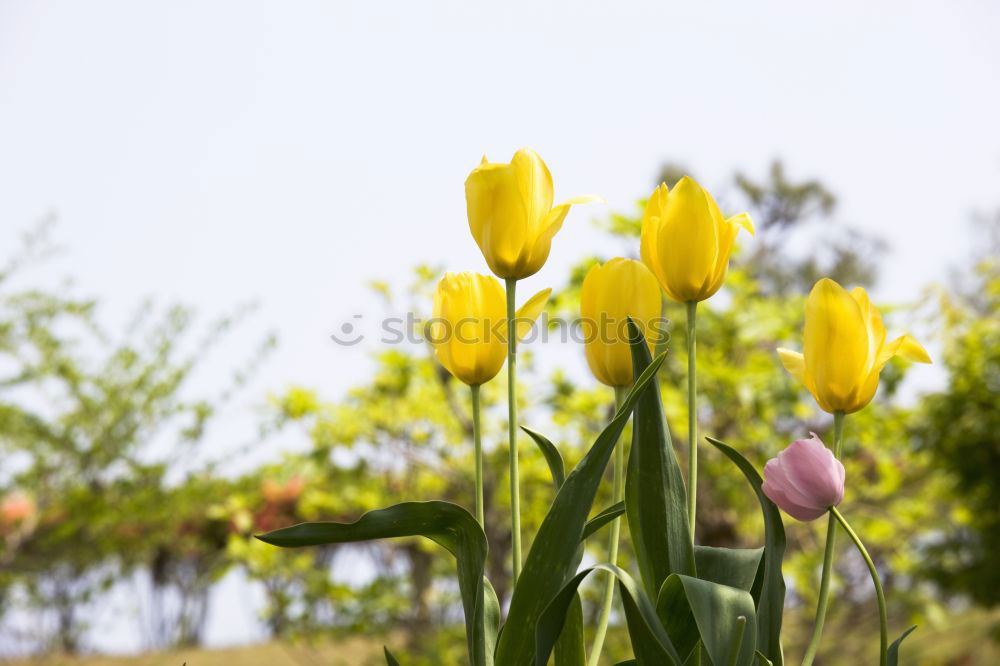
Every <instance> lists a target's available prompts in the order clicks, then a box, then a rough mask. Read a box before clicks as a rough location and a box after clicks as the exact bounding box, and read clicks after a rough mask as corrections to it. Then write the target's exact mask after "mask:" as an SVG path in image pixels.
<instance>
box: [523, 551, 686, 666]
mask: <svg viewBox="0 0 1000 666" xmlns="http://www.w3.org/2000/svg"><path fill="white" fill-rule="evenodd" d="M597 570H602V571H607V572H609V573H611V574H612V575H613V576H615V577H616V578H617V579H618V590H619V592H620V593H621V598H622V604H623V605H624V606H625V608H626V615H630V616H631V618H630V619H629V635H630V636H631V637H632V638H633V651H635V652H636V656H637V657H638V656H639V651H640V650H636V647H635V637H636V635H638V634H640V632H639V631H636V629H639V628H641V630H642V632H641V635H642V637H643V639H644V640H646V639H648V640H649V641H650V642H651V643H652V646H653V647H654V648H655V650H656V652H655V658H656V659H657V660H658V661H650V662H648V663H650V664H652V663H657V664H663V663H664V659H666V660H668V661H669V663H671V664H675V665H676V666H680V657H679V656H678V655H677V651H676V650H675V649H674V646H673V644H672V643H671V642H670V637H669V636H668V635H667V633H666V632H665V631H664V629H663V626H662V625H661V624H660V620H659V618H657V616H656V609H655V608H654V607H653V604H652V602H650V600H649V598H648V597H647V596H646V595H645V594H644V593H643V591H642V589H641V588H639V586H638V585H636V583H635V581H634V580H633V579H632V577H631V576H629V575H628V574H627V573H626V572H625V571H623V570H621V569H619V568H618V567H616V566H614V565H611V564H598V565H596V566H593V567H590V568H589V569H584V570H583V571H581V572H579V573H578V574H576V575H575V576H573V577H572V578H571V579H570V580H569V581H568V582H567V583H566V584H565V585H564V586H563V587H562V589H560V590H559V593H558V594H556V595H555V596H554V597H553V598H552V601H551V602H550V603H549V604H548V605H547V606H546V607H545V609H544V610H543V612H542V614H541V616H540V617H539V618H538V622H537V625H536V627H535V661H534V663H535V666H545V664H547V663H548V659H549V655H550V654H551V652H552V646H553V644H554V642H555V640H556V637H557V636H558V635H559V633H560V632H561V631H562V630H563V625H564V623H565V621H566V616H567V613H568V611H569V610H570V606H571V604H572V602H573V599H575V598H577V596H578V595H577V589H578V588H579V587H580V583H582V582H583V579H584V578H586V577H587V576H588V575H589V574H590V573H591V572H593V571H597ZM630 611H631V612H630ZM639 663H644V662H643V660H642V658H639Z"/></svg>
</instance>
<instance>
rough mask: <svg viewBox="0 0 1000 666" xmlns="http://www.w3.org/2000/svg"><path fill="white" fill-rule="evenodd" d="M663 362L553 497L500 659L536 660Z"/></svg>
mask: <svg viewBox="0 0 1000 666" xmlns="http://www.w3.org/2000/svg"><path fill="white" fill-rule="evenodd" d="M661 363H663V356H659V357H657V358H656V360H655V361H653V362H652V363H650V364H649V366H648V367H647V368H646V370H645V372H643V373H642V374H641V375H640V376H639V377H638V379H636V382H635V386H634V387H633V388H632V390H631V391H629V393H628V395H627V396H626V397H625V400H624V401H623V403H622V406H621V407H620V408H619V409H618V412H617V413H616V414H615V416H614V418H613V419H612V420H611V423H610V424H608V426H607V427H606V428H605V429H604V431H603V432H602V433H601V434H600V435H598V437H597V440H596V441H595V442H594V445H593V446H592V447H591V448H590V450H589V451H588V452H587V454H586V455H585V456H584V457H583V459H582V460H581V461H580V462H579V464H577V466H576V467H575V468H574V469H573V471H572V472H571V473H570V474H569V476H567V477H566V481H565V482H564V483H563V484H562V486H561V487H560V488H559V491H558V492H557V493H556V496H555V499H553V500H552V505H551V506H550V507H549V511H548V513H547V514H546V515H545V518H544V519H543V520H542V524H541V525H540V526H539V528H538V532H537V533H536V534H535V539H534V542H533V543H532V544H531V550H530V551H528V556H527V558H525V561H524V568H523V569H522V570H521V576H520V577H519V578H518V579H517V584H516V585H515V586H514V593H513V595H512V596H511V600H510V608H509V610H508V614H507V622H506V624H505V625H504V628H503V631H502V632H501V633H500V638H499V641H498V643H497V654H496V660H497V663H498V664H502V665H503V666H526V665H527V664H530V663H531V662H532V659H533V658H534V649H533V645H534V633H535V625H536V623H537V622H538V617H539V616H540V615H541V614H542V611H543V610H544V609H545V607H546V606H547V605H548V603H549V601H551V600H552V598H553V597H554V596H555V595H556V594H557V593H558V592H559V590H560V589H562V586H563V583H565V582H566V581H567V580H568V579H569V578H570V577H571V576H572V575H573V573H574V572H575V571H576V568H577V566H578V563H579V547H580V539H581V537H582V536H583V529H584V525H585V523H586V522H587V515H588V514H589V513H590V508H591V506H592V505H593V503H594V497H595V496H596V495H597V489H598V487H599V486H600V483H601V479H602V478H603V476H604V470H605V469H606V468H607V466H608V460H609V459H610V458H611V453H612V451H613V450H614V448H615V444H616V443H617V441H618V438H619V436H620V435H621V432H622V430H624V429H625V423H626V422H627V421H628V419H629V417H630V416H631V414H632V408H633V407H634V406H635V403H636V401H637V400H638V398H639V396H640V395H641V394H642V393H643V391H644V390H645V389H646V387H647V385H648V384H649V383H650V381H651V380H652V379H653V376H654V375H655V374H656V371H657V369H659V367H660V364H661Z"/></svg>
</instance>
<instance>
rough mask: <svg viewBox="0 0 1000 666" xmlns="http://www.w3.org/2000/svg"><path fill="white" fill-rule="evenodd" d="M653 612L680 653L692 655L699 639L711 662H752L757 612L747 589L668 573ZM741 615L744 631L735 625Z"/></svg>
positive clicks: (743, 664) (742, 664)
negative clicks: (736, 647)
mask: <svg viewBox="0 0 1000 666" xmlns="http://www.w3.org/2000/svg"><path fill="white" fill-rule="evenodd" d="M656 612H657V614H658V615H659V617H660V620H661V621H662V622H663V625H664V626H665V627H666V629H667V633H668V634H669V635H670V638H671V639H672V640H673V642H674V645H675V646H676V647H677V651H678V652H679V653H680V654H681V655H682V656H684V657H687V656H688V655H689V654H691V651H692V650H694V649H696V648H697V646H698V641H699V639H700V640H701V644H702V646H704V648H705V651H706V652H707V653H708V656H709V658H710V659H711V661H712V663H713V664H716V665H722V666H725V665H726V664H730V663H734V664H737V665H738V666H750V664H752V663H753V661H754V650H755V649H756V644H757V632H756V626H755V625H756V612H755V610H754V603H753V597H751V596H750V593H749V592H747V591H746V590H740V589H737V588H735V587H729V586H728V585H720V584H718V583H713V582H711V581H708V580H701V579H700V578H692V577H691V576H684V575H681V574H671V575H670V576H668V577H667V579H666V580H665V581H663V587H662V588H661V589H660V594H659V596H658V597H657V599H656ZM740 617H744V618H746V629H745V630H744V629H742V628H740V627H739V625H738V618H740ZM738 638H739V639H740V642H739V644H738V646H739V647H738V655H737V658H736V661H735V662H732V661H731V660H730V659H731V653H732V652H733V649H734V646H735V645H737V643H736V641H737V639H738Z"/></svg>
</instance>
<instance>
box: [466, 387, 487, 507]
mask: <svg viewBox="0 0 1000 666" xmlns="http://www.w3.org/2000/svg"><path fill="white" fill-rule="evenodd" d="M479 388H480V386H479V384H473V385H472V386H470V387H469V389H471V390H472V439H473V441H474V442H475V445H476V520H478V521H479V524H480V525H483V526H485V525H486V523H485V522H484V518H483V434H482V425H481V422H480V417H479V412H480V404H479Z"/></svg>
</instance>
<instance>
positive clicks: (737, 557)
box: [694, 546, 764, 592]
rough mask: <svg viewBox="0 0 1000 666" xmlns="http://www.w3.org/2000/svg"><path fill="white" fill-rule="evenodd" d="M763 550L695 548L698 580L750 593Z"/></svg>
mask: <svg viewBox="0 0 1000 666" xmlns="http://www.w3.org/2000/svg"><path fill="white" fill-rule="evenodd" d="M763 555H764V549H763V548H715V547H713V546H695V547H694V559H695V561H696V562H697V563H698V578H701V579H702V580H710V581H712V582H713V583H719V584H720V585H728V586H729V587H735V588H738V589H740V590H746V591H747V592H750V590H751V589H753V583H754V580H755V579H756V577H757V570H758V568H759V567H760V560H761V557H763Z"/></svg>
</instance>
